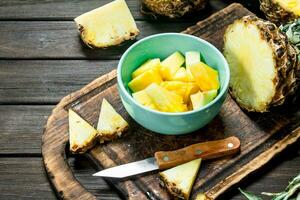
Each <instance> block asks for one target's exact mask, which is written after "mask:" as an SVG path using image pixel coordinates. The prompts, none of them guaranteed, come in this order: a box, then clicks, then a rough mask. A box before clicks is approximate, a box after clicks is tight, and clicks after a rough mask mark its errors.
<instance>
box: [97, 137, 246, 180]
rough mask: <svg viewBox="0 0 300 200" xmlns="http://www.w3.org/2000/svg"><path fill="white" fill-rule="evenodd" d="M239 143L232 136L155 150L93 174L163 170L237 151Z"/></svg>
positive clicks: (123, 175)
mask: <svg viewBox="0 0 300 200" xmlns="http://www.w3.org/2000/svg"><path fill="white" fill-rule="evenodd" d="M240 144H241V143H240V140H239V139H238V138H237V137H234V136H232V137H228V138H225V139H222V140H215V141H209V142H202V143H197V144H193V145H190V146H187V147H184V148H182V149H178V150H174V151H158V152H155V154H154V157H150V158H146V159H144V160H140V161H136V162H131V163H128V164H123V165H119V166H116V167H111V168H108V169H104V170H102V171H99V172H97V173H95V174H93V176H101V177H109V178H126V177H130V176H133V175H137V174H142V173H145V172H150V171H154V170H164V169H168V168H172V167H175V166H177V165H180V164H183V163H186V162H189V161H191V160H195V159H197V158H202V159H203V160H207V159H214V158H219V157H222V156H227V155H231V154H234V153H237V152H239V151H240Z"/></svg>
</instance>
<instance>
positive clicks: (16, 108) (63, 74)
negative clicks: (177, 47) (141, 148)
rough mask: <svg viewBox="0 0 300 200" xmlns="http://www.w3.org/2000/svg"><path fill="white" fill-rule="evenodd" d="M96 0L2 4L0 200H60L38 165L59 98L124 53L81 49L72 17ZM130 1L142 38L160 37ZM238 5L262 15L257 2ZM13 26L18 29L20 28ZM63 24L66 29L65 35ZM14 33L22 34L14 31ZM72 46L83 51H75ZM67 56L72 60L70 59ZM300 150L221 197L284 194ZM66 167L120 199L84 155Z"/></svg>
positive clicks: (217, 2)
mask: <svg viewBox="0 0 300 200" xmlns="http://www.w3.org/2000/svg"><path fill="white" fill-rule="evenodd" d="M98 2H99V4H104V3H105V2H107V0H103V1H94V0H88V1H80V0H72V1H66V0H47V1H46V0H42V1H40V0H26V1H25V0H2V1H1V2H0V21H1V25H3V26H0V33H1V34H0V35H1V37H0V127H1V131H0V199H55V198H56V197H55V194H54V193H53V191H52V189H51V187H50V185H49V183H48V181H47V178H46V175H45V172H44V169H43V165H42V160H41V148H40V147H41V133H42V130H43V125H44V123H45V122H46V119H47V117H48V116H49V114H50V112H51V110H52V108H53V105H54V104H56V103H57V102H58V101H59V99H60V98H62V97H63V96H65V95H67V94H68V93H70V92H72V91H75V90H78V89H80V88H81V87H83V86H84V85H86V84H87V83H89V82H90V81H92V80H93V79H95V78H96V77H99V76H100V75H102V74H105V73H107V72H109V71H111V70H112V69H114V68H115V67H116V63H117V60H116V59H117V58H118V57H120V55H121V54H122V52H123V50H122V49H123V48H124V47H121V48H118V49H116V50H110V51H109V53H108V54H109V55H112V57H113V58H111V59H107V58H105V60H103V59H100V60H99V59H98V58H97V56H98V55H97V54H99V53H100V52H97V53H92V52H90V51H89V50H88V49H85V48H84V47H82V46H81V45H79V44H78V43H79V38H78V36H77V35H76V34H75V33H76V30H75V29H74V24H73V22H72V19H73V18H74V17H75V16H77V15H78V14H80V13H82V12H84V11H87V10H89V9H91V8H94V7H95V4H97V6H98ZM127 2H128V4H129V7H130V9H131V10H132V12H133V14H134V17H135V18H136V19H138V24H143V25H142V26H144V25H145V26H146V27H140V28H141V29H142V30H143V31H146V32H144V33H143V35H149V34H150V33H147V31H152V32H154V33H156V32H161V31H160V30H158V28H159V27H158V26H155V23H156V22H155V21H154V20H153V19H152V18H150V17H148V16H146V17H145V16H143V15H141V14H140V13H139V11H138V8H139V6H137V5H139V1H138V0H127ZM231 2H232V1H231V0H211V2H210V6H209V7H208V8H207V9H206V10H205V11H203V12H201V13H200V14H197V15H194V16H190V17H187V18H184V19H182V20H177V21H175V22H174V21H172V22H169V21H168V20H166V19H162V20H163V21H164V23H165V25H166V26H167V25H168V27H170V29H168V30H164V31H172V30H173V31H174V30H177V29H176V26H181V24H183V23H187V24H193V23H195V22H196V21H199V20H201V19H204V18H205V17H206V16H208V15H210V14H212V13H214V12H215V11H217V10H220V9H221V8H223V7H225V6H226V5H228V4H230V3H231ZM240 2H241V3H243V4H244V5H246V6H247V7H248V8H249V9H250V10H251V11H253V12H255V13H258V14H259V15H260V16H261V14H260V12H258V11H257V5H256V4H255V3H251V1H249V2H250V3H247V2H246V3H245V1H240ZM45 24H46V25H49V26H46V25H45ZM53 24H54V25H53ZM170 24H172V26H171V25H170ZM16 25H18V26H19V27H18V28H16ZM51 25H53V26H51ZM36 26H39V27H36ZM55 27H57V28H55ZM58 27H64V30H61V28H58ZM181 27H182V26H181ZM184 28H186V27H183V29H184ZM7 29H9V31H7ZM183 29H180V30H179V29H178V31H181V30H183ZM14 30H16V31H18V33H15V32H12V31H14ZM70 35H72V36H70ZM57 40H59V41H60V43H57V42H56V41H57ZM61 43H63V44H61ZM64 43H69V45H65V44H64ZM55 44H57V45H59V46H60V47H61V48H65V51H60V54H59V55H58V54H57V53H55V51H58V49H57V48H56V47H55ZM49 46H50V47H54V48H53V50H51V48H49ZM75 46H78V47H79V48H80V49H78V51H76V49H75ZM69 48H71V50H68V49H69ZM24 49H25V50H24ZM7 52H10V53H7ZM70 52H72V53H74V55H69V53H70ZM54 55H58V56H57V57H55V56H54ZM91 58H93V60H91ZM73 77H75V78H73ZM299 145H300V144H299V143H298V144H296V145H293V146H292V147H290V148H289V149H288V150H286V151H285V152H284V153H283V154H281V155H279V156H278V157H276V158H275V159H274V160H273V161H271V163H269V164H267V165H266V166H264V167H263V169H262V170H260V171H258V172H256V173H254V174H252V175H251V176H250V177H249V178H247V179H246V180H244V181H243V182H242V183H241V184H239V185H237V186H234V187H233V188H232V189H231V190H230V191H229V192H227V193H226V194H225V195H224V196H222V197H221V198H220V199H226V200H227V199H235V200H238V199H244V198H242V196H241V195H240V194H239V193H238V191H237V189H236V188H237V187H238V186H239V187H242V188H246V189H247V190H249V191H253V192H255V193H257V194H258V193H259V192H261V191H272V192H275V191H279V190H282V189H284V187H285V185H286V184H287V182H288V180H290V179H291V178H292V177H293V176H295V175H296V174H297V173H299V166H300V159H299V158H300V151H299ZM69 162H70V164H71V167H72V170H73V171H74V174H75V177H76V178H77V179H78V180H79V181H80V182H81V183H82V184H83V185H84V186H85V187H86V188H87V189H88V190H89V191H90V192H92V193H93V194H94V195H96V196H98V197H102V198H103V199H120V198H121V196H119V195H118V194H117V193H116V190H115V189H114V188H113V187H110V186H108V185H107V183H106V182H104V181H103V180H102V179H96V180H95V179H91V178H90V174H92V173H94V172H95V166H93V165H91V164H90V163H89V162H88V161H87V160H86V159H85V158H83V157H75V158H71V160H70V161H69Z"/></svg>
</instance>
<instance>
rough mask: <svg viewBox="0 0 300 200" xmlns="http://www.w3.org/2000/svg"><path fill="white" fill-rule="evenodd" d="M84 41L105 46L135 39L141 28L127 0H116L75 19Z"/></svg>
mask: <svg viewBox="0 0 300 200" xmlns="http://www.w3.org/2000/svg"><path fill="white" fill-rule="evenodd" d="M74 21H75V22H76V24H77V26H78V29H79V31H80V36H81V39H82V40H83V42H84V43H85V44H86V45H88V46H89V47H91V48H93V47H96V48H103V47H108V46H112V45H118V44H120V43H121V42H123V41H125V40H130V39H134V38H135V37H136V36H137V35H138V34H139V30H138V29H137V26H136V24H135V21H134V19H133V17H132V15H131V13H130V10H129V9H128V7H127V4H126V2H125V0H115V1H113V2H111V3H108V4H106V5H104V6H102V7H100V8H97V9H95V10H92V11H90V12H87V13H84V14H82V15H80V16H79V17H76V18H75V19H74Z"/></svg>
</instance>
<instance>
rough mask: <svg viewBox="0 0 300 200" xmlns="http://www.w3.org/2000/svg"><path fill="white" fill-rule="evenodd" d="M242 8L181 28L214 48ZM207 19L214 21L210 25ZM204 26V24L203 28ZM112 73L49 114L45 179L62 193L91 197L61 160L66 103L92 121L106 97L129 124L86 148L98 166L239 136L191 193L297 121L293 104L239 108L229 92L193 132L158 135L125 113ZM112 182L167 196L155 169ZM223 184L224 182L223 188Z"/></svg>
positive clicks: (127, 191)
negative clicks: (253, 110)
mask: <svg viewBox="0 0 300 200" xmlns="http://www.w3.org/2000/svg"><path fill="white" fill-rule="evenodd" d="M245 14H250V12H249V11H247V10H246V9H244V8H243V7H241V6H240V5H238V4H233V5H232V6H230V7H228V8H226V9H225V10H223V11H221V12H219V13H217V14H215V15H213V16H212V17H210V18H208V19H207V20H205V21H203V22H199V23H198V24H197V26H194V27H191V28H190V29H188V30H187V31H186V33H189V34H194V35H197V36H201V37H204V38H205V39H207V40H209V41H212V42H213V43H214V44H215V45H216V46H217V47H218V48H222V42H221V41H222V40H221V38H222V37H221V36H220V35H223V31H224V29H225V27H226V26H227V25H228V24H230V23H232V21H233V20H235V19H237V18H239V17H241V16H243V15H245ZM230 16H231V17H230ZM211 24H215V25H217V26H211ZM199 27H200V28H199ZM215 27H218V28H215ZM206 28H207V30H205V29H206ZM115 76H116V72H115V71H113V72H111V73H110V74H107V75H104V76H103V77H100V78H98V79H96V80H95V81H93V82H92V83H90V84H89V85H87V86H86V87H84V88H83V89H81V90H80V91H77V92H75V93H73V94H71V95H69V96H67V97H65V98H63V99H62V101H61V102H60V103H59V104H58V106H57V107H56V108H55V109H54V110H53V113H52V115H51V116H50V117H49V119H48V122H47V126H46V129H45V132H44V135H43V146H42V153H43V157H44V163H45V166H46V169H47V172H48V174H50V175H49V177H50V180H51V182H52V184H53V185H54V186H55V188H56V190H57V192H58V194H59V196H60V197H62V198H66V199H70V198H78V199H94V198H95V196H94V195H92V194H91V193H89V192H88V191H87V190H86V189H85V188H83V187H82V186H81V184H80V183H79V182H78V181H77V180H75V179H74V177H73V174H72V172H71V169H70V167H69V166H68V165H67V164H66V163H65V162H64V161H65V158H66V154H65V148H66V144H67V141H68V126H67V118H68V116H67V109H68V108H70V107H72V109H74V110H75V111H76V112H78V113H79V114H80V115H81V116H82V117H84V118H85V119H86V120H87V121H89V122H90V123H91V124H92V125H95V124H96V123H97V119H98V115H99V110H98V109H96V110H95V108H98V107H99V106H100V103H101V101H102V99H103V98H104V97H105V98H106V99H108V101H109V102H110V103H111V104H112V105H113V106H114V107H115V108H116V109H117V111H118V112H120V113H121V114H122V115H123V117H125V119H126V120H127V121H128V122H129V124H130V126H131V130H130V131H129V133H128V134H127V135H125V137H124V138H123V139H122V140H117V141H115V142H112V143H108V144H104V145H101V146H100V145H98V146H96V147H95V148H94V149H92V150H91V151H90V152H89V153H88V154H87V155H89V156H90V157H91V158H92V159H93V160H94V161H95V162H96V164H97V165H98V166H100V165H101V166H103V167H104V168H107V167H111V166H115V165H119V164H123V163H128V162H131V161H136V160H140V159H144V158H146V157H149V156H152V155H153V154H154V152H156V151H158V150H172V149H178V148H182V147H184V146H187V145H190V144H193V143H198V142H202V141H207V140H216V139H220V138H224V137H228V136H230V135H235V136H237V137H239V138H240V140H241V145H242V149H241V153H240V154H239V155H238V156H235V157H226V158H223V159H219V160H214V161H207V162H206V163H205V165H204V166H202V169H201V173H200V175H199V176H198V178H197V180H196V183H195V185H194V188H193V192H192V195H193V197H195V195H196V194H197V193H198V192H200V191H201V192H203V191H210V189H211V188H213V187H214V186H216V185H218V183H220V182H222V180H226V178H227V177H230V176H231V175H232V174H234V173H235V172H236V171H237V170H239V169H241V168H242V167H243V166H247V163H249V162H250V161H251V160H253V159H255V158H259V155H260V154H261V153H263V152H265V151H268V149H269V148H270V147H272V146H273V145H274V144H276V143H277V142H278V141H281V140H282V138H284V137H285V136H286V135H287V134H289V133H290V131H292V130H293V129H295V128H297V127H298V126H299V124H300V121H299V118H300V111H299V107H298V106H296V107H294V108H293V110H287V108H283V107H282V108H281V109H277V110H274V111H272V112H271V113H266V114H248V113H244V112H243V111H242V110H240V108H239V107H238V106H237V105H236V103H235V102H234V101H233V100H232V99H231V98H230V97H228V98H227V100H226V102H225V104H224V106H223V108H222V110H221V112H220V114H219V115H218V116H217V117H216V118H215V119H214V120H213V121H212V122H211V123H210V124H209V125H208V126H206V127H205V128H203V129H200V130H199V131H196V133H194V134H193V135H185V136H180V137H178V136H177V137H175V136H162V135H157V134H154V133H151V132H149V131H148V130H145V129H143V128H142V127H141V126H139V125H138V124H136V123H135V122H134V121H133V120H132V119H131V118H130V117H129V115H128V114H127V113H126V111H125V109H124V108H123V106H122V104H121V101H120V99H119V96H118V92H117V88H116V85H115V83H116V79H115ZM58 133H59V134H58ZM200 133H201V134H200ZM191 136H192V137H191ZM298 137H299V135H297V136H296V138H295V139H294V140H293V142H296V141H297V139H298ZM141 149H142V150H143V151H141ZM279 150H280V151H281V150H282V149H279ZM120 152H122V153H120ZM273 156H274V155H272V157H273ZM263 164H264V162H262V163H260V164H258V165H257V166H258V167H256V168H253V169H251V168H250V169H249V171H251V172H253V171H255V170H256V169H257V168H259V167H261V166H262V165H263ZM246 175H248V173H244V174H241V175H240V176H239V177H238V179H234V180H232V182H233V183H235V182H234V181H235V180H240V179H242V178H243V177H245V176H246ZM241 177H242V178H241ZM67 183H68V184H67ZM115 185H116V187H117V188H118V189H119V190H120V191H121V192H122V193H123V195H124V196H126V197H128V198H129V199H147V198H154V199H169V198H170V197H169V195H168V194H167V193H166V191H165V190H164V189H162V188H161V187H159V184H158V179H157V174H149V175H146V176H140V177H137V178H135V179H133V180H126V181H121V182H115ZM229 186H230V185H228V187H229ZM228 187H227V186H226V187H225V189H228ZM222 192H223V189H222V190H221V191H220V190H213V191H210V192H209V195H210V196H211V197H213V198H215V197H217V196H218V195H220V194H221V193H222Z"/></svg>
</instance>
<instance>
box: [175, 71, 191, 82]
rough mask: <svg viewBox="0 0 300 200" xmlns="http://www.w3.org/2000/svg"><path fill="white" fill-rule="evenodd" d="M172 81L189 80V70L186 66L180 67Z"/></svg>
mask: <svg viewBox="0 0 300 200" xmlns="http://www.w3.org/2000/svg"><path fill="white" fill-rule="evenodd" d="M172 81H183V82H188V81H189V77H188V74H187V71H186V69H185V68H184V67H180V68H179V69H178V70H177V72H176V73H175V74H174V76H173V77H172Z"/></svg>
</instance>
